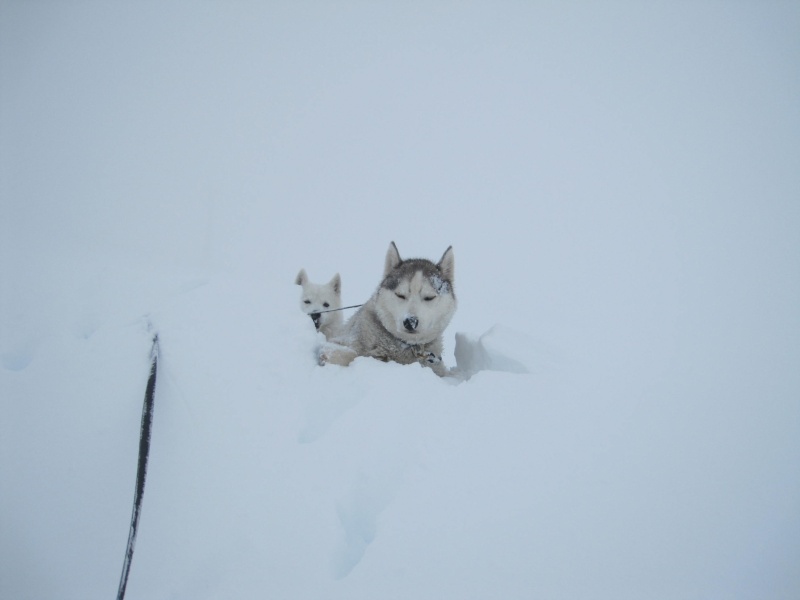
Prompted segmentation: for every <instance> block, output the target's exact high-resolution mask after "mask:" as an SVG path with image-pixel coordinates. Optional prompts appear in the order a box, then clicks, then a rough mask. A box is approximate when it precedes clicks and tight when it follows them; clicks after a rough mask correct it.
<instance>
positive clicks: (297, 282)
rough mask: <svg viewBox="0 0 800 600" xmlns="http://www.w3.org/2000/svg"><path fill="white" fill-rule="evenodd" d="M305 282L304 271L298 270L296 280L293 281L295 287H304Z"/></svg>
mask: <svg viewBox="0 0 800 600" xmlns="http://www.w3.org/2000/svg"><path fill="white" fill-rule="evenodd" d="M306 281H308V275H306V270H305V269H300V272H299V273H298V274H297V279H295V280H294V283H295V285H305V284H306Z"/></svg>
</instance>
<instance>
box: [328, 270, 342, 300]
mask: <svg viewBox="0 0 800 600" xmlns="http://www.w3.org/2000/svg"><path fill="white" fill-rule="evenodd" d="M328 285H329V286H331V287H332V288H333V292H334V293H335V294H336V295H337V296H338V295H340V294H341V293H342V278H341V277H340V276H339V274H338V273H337V274H336V275H334V276H333V279H331V280H330V282H329V283H328Z"/></svg>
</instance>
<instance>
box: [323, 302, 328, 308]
mask: <svg viewBox="0 0 800 600" xmlns="http://www.w3.org/2000/svg"><path fill="white" fill-rule="evenodd" d="M322 306H324V307H325V308H328V307H329V306H330V304H328V303H327V302H323V303H322Z"/></svg>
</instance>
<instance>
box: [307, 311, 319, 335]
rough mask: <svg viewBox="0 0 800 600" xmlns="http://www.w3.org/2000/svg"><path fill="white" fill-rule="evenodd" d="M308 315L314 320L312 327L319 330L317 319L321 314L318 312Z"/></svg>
mask: <svg viewBox="0 0 800 600" xmlns="http://www.w3.org/2000/svg"><path fill="white" fill-rule="evenodd" d="M308 316H309V317H311V320H312V321H314V327H316V328H317V331H319V320H320V319H321V318H322V315H321V314H319V313H311V314H310V315H308Z"/></svg>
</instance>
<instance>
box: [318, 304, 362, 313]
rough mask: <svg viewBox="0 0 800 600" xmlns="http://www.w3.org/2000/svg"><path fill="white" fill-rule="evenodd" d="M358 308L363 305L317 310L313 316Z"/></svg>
mask: <svg viewBox="0 0 800 600" xmlns="http://www.w3.org/2000/svg"><path fill="white" fill-rule="evenodd" d="M359 306H364V305H363V304H353V306H343V307H342V308H329V309H328V310H318V311H316V312H315V313H313V314H315V315H321V314H322V313H326V312H336V311H337V310H347V309H348V308H358V307H359Z"/></svg>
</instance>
